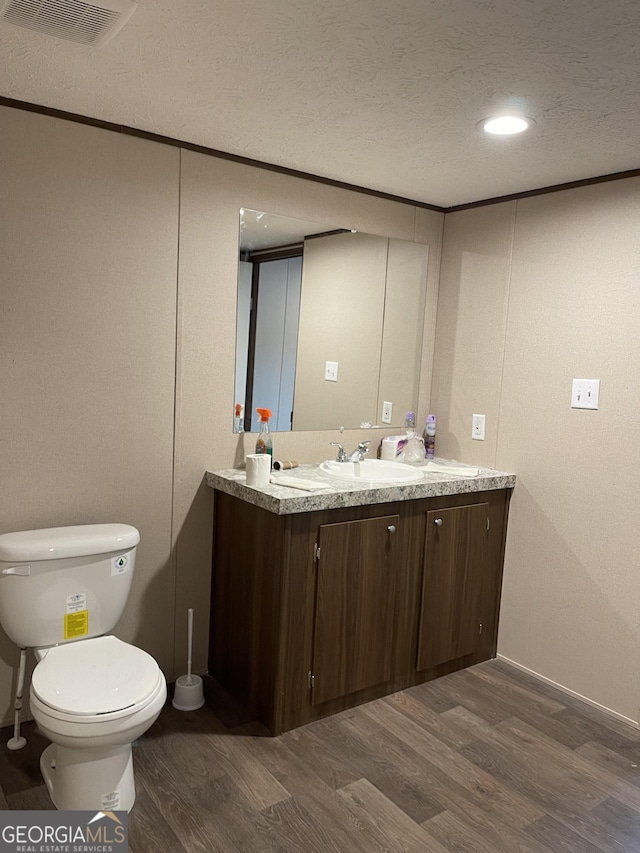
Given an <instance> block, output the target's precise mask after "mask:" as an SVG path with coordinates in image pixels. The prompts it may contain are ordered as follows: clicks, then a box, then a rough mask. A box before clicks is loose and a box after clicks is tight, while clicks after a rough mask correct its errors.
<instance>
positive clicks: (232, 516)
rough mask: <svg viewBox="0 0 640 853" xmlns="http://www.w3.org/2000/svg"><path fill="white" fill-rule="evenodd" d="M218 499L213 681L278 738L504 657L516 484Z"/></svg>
mask: <svg viewBox="0 0 640 853" xmlns="http://www.w3.org/2000/svg"><path fill="white" fill-rule="evenodd" d="M207 483H208V485H209V486H211V487H212V488H213V489H215V511H214V535H213V582H212V607H211V632H210V650H209V671H210V673H211V674H212V675H213V676H214V677H215V678H216V679H217V680H218V681H219V682H220V683H221V684H222V685H224V687H226V688H227V689H228V690H229V691H230V692H231V693H232V694H233V695H234V696H235V697H236V698H237V699H238V700H239V701H240V702H241V703H242V704H244V705H245V706H246V707H247V708H248V710H249V711H250V712H251V713H252V714H253V715H254V716H255V718H256V719H257V720H259V721H260V722H262V723H263V724H264V725H265V726H267V728H268V729H269V730H270V731H271V733H272V734H274V735H277V734H280V733H282V732H285V731H288V730H289V729H293V728H296V727H297V726H301V725H304V724H305V723H308V722H311V721H312V720H316V719H319V718H320V717H325V716H327V715H330V714H333V713H336V712H337V711H341V710H343V709H345V708H350V707H354V706H355V705H359V704H361V703H362V702H367V701H369V700H371V699H375V698H378V697H380V696H384V695H386V694H389V693H393V692H395V691H397V690H402V689H404V688H406V687H410V686H412V685H415V684H419V683H421V682H423V681H429V680H431V679H433V678H437V677H439V676H441V675H445V674H446V673H449V672H452V671H454V670H458V669H462V668H464V667H467V666H470V665H472V664H475V663H478V662H479V661H483V660H487V659H489V658H492V657H494V656H495V652H496V638H497V628H498V610H499V600H500V588H501V582H502V565H503V557H504V546H505V536H506V525H507V514H508V506H509V499H510V496H511V492H512V489H513V487H514V485H515V476H514V475H511V474H506V473H503V472H498V471H491V470H488V469H480V474H479V475H478V476H476V477H473V478H461V477H456V476H453V475H430V476H429V478H428V479H427V478H425V481H424V482H421V483H417V484H411V485H402V486H384V487H380V488H367V487H364V486H353V485H351V484H350V485H346V486H343V485H332V487H331V489H330V490H328V491H322V492H303V491H299V490H297V489H291V488H287V487H285V486H279V485H269V486H266V487H264V488H262V489H257V488H252V487H249V486H247V485H246V484H245V474H244V472H243V471H237V470H225V471H217V472H212V473H208V474H207Z"/></svg>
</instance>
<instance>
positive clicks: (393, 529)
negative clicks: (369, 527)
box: [387, 524, 396, 533]
mask: <svg viewBox="0 0 640 853" xmlns="http://www.w3.org/2000/svg"><path fill="white" fill-rule="evenodd" d="M387 530H388V531H389V533H395V532H396V526H395V524H390V525H389V526H388V527H387Z"/></svg>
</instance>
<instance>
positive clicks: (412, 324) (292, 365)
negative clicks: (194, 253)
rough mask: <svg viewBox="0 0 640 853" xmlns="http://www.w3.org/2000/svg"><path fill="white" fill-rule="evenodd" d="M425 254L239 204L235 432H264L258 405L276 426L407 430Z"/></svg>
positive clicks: (421, 248) (418, 247)
mask: <svg viewBox="0 0 640 853" xmlns="http://www.w3.org/2000/svg"><path fill="white" fill-rule="evenodd" d="M427 262H428V247H427V246H425V245H423V244H420V243H409V242H406V241H403V240H396V239H393V238H386V237H377V236H374V235H371V234H362V233H356V232H352V231H350V230H346V229H339V228H336V227H335V225H332V224H326V223H325V224H319V223H311V222H304V221H301V220H293V219H288V218H286V217H282V216H276V215H274V214H268V213H264V212H261V211H254V210H247V209H244V210H241V211H240V260H239V269H238V313H237V327H236V381H235V403H236V409H235V412H236V417H235V418H234V429H235V430H236V431H238V429H242V428H244V429H245V430H247V431H252V432H255V431H257V430H258V428H259V423H258V419H257V415H256V412H255V409H256V408H257V407H258V406H259V407H265V408H269V409H271V411H272V412H273V417H272V420H271V428H272V429H273V430H277V431H284V430H290V429H294V430H319V429H337V428H339V427H344V428H346V429H354V428H357V427H360V426H364V425H366V426H376V425H379V426H385V427H388V426H389V425H391V426H398V427H401V426H402V425H403V423H404V416H405V413H406V411H407V410H408V409H413V408H415V407H416V405H417V397H418V385H419V378H420V362H421V355H422V334H423V328H424V306H425V295H426V279H427ZM383 402H390V403H392V407H393V408H392V419H391V422H390V423H388V422H387V421H385V422H383V421H382V406H383ZM240 407H244V416H242V413H241V410H240Z"/></svg>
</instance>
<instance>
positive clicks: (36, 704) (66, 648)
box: [30, 636, 167, 811]
mask: <svg viewBox="0 0 640 853" xmlns="http://www.w3.org/2000/svg"><path fill="white" fill-rule="evenodd" d="M36 657H38V658H41V660H40V662H39V663H38V665H37V666H36V668H35V670H34V671H33V676H32V679H31V690H30V704H31V711H32V713H33V717H34V719H35V721H36V723H37V724H38V728H39V729H40V731H41V732H42V734H43V735H45V737H47V738H49V740H50V741H52V744H51V746H49V747H47V749H46V750H45V751H44V753H43V754H42V757H41V760H40V769H41V771H42V775H43V778H44V780H45V783H46V785H47V788H48V790H49V796H50V797H51V800H52V801H53V804H54V805H55V806H56V808H58V809H87V810H89V809H94V808H95V809H100V810H102V811H104V810H110V811H114V810H117V809H125V810H126V811H130V810H131V808H132V807H133V803H134V800H135V784H134V779H133V762H132V757H131V744H132V742H133V741H134V740H136V739H137V738H138V737H140V735H142V734H144V732H145V731H146V730H147V729H148V728H149V727H150V726H151V725H152V724H153V723H154V721H155V720H156V719H157V717H158V714H159V713H160V711H161V709H162V706H163V705H164V703H165V700H166V696H167V689H166V681H165V679H164V676H163V675H162V672H161V671H160V669H159V667H158V665H157V663H156V662H155V660H154V659H153V658H152V657H151V655H148V654H147V653H146V652H144V651H142V649H138V648H136V647H135V646H131V645H129V644H128V643H124V642H122V641H121V640H118V639H117V638H116V637H113V636H106V637H97V638H95V639H91V640H82V641H79V642H76V643H70V644H67V645H63V646H56V647H54V648H51V649H45V650H37V651H36Z"/></svg>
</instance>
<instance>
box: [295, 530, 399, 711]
mask: <svg viewBox="0 0 640 853" xmlns="http://www.w3.org/2000/svg"><path fill="white" fill-rule="evenodd" d="M397 526H398V516H397V515H389V516H384V517H381V518H370V519H365V520H362V521H348V522H344V523H340V524H323V525H322V526H321V527H320V528H319V536H318V546H319V548H320V555H319V559H318V562H317V586H316V604H315V625H314V637H313V663H312V674H313V688H312V691H311V701H312V704H314V705H319V704H321V703H322V702H328V701H329V700H330V699H335V698H336V697H338V696H347V695H348V694H350V693H355V692H356V691H357V690H362V689H364V688H366V687H371V686H372V685H376V684H382V683H384V682H386V681H389V679H390V678H391V659H392V651H393V609H394V594H395V583H396V578H395V571H396V568H395V553H396V550H397V548H396V541H397V538H398V537H397V534H396V532H395V531H396V528H397Z"/></svg>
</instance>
